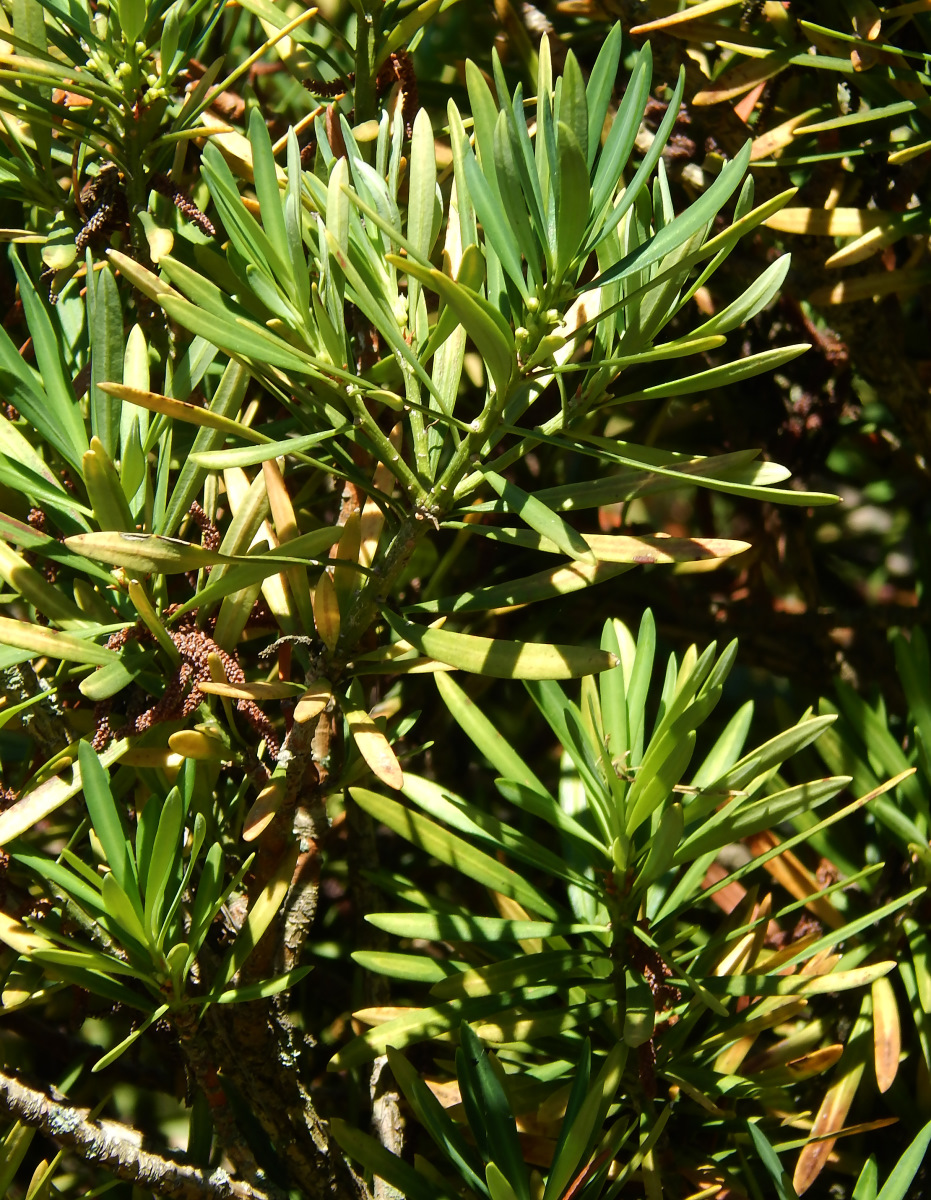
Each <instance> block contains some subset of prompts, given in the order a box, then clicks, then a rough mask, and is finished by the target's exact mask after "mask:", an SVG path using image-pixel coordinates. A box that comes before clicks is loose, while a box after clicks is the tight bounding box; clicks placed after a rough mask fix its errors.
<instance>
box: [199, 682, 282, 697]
mask: <svg viewBox="0 0 931 1200" xmlns="http://www.w3.org/2000/svg"><path fill="white" fill-rule="evenodd" d="M197 686H198V688H199V689H200V691H202V692H206V693H207V694H208V695H210V696H226V697H227V698H228V699H230V700H285V699H288V698H289V697H294V696H297V695H300V691H301V685H300V684H299V683H285V682H283V681H282V682H272V683H199V684H198V685H197Z"/></svg>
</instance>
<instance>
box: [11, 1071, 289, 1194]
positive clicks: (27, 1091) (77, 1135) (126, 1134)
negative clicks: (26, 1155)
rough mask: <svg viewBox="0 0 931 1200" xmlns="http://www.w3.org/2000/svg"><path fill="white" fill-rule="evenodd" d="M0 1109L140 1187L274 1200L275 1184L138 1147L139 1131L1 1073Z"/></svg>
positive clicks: (161, 1192) (151, 1189)
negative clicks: (246, 1179) (261, 1185)
mask: <svg viewBox="0 0 931 1200" xmlns="http://www.w3.org/2000/svg"><path fill="white" fill-rule="evenodd" d="M0 1110H2V1111H3V1112H4V1113H5V1114H6V1115H7V1116H10V1117H15V1118H17V1119H18V1120H20V1121H22V1122H23V1123H24V1124H26V1125H29V1126H30V1127H31V1128H33V1129H40V1130H41V1131H42V1132H43V1133H44V1134H45V1135H46V1137H49V1138H51V1139H52V1141H54V1142H55V1143H56V1144H57V1145H59V1146H66V1147H69V1148H71V1149H74V1150H76V1151H77V1152H78V1153H79V1154H80V1155H81V1157H82V1158H84V1160H85V1161H86V1162H90V1163H95V1164H97V1165H98V1166H101V1167H103V1168H105V1169H106V1170H107V1171H110V1172H111V1173H112V1174H113V1175H116V1176H117V1177H118V1178H119V1179H126V1180H128V1181H129V1182H130V1183H133V1184H136V1185H137V1186H138V1187H140V1188H142V1189H143V1190H144V1191H152V1192H156V1193H157V1194H158V1195H160V1196H173V1197H177V1198H178V1200H202V1198H203V1200H233V1198H235V1200H274V1198H277V1197H279V1196H281V1195H282V1193H281V1192H280V1191H279V1190H278V1189H277V1188H271V1187H270V1188H269V1189H268V1190H267V1191H262V1190H261V1189H259V1188H256V1187H253V1186H252V1185H251V1184H248V1183H244V1182H242V1181H241V1180H235V1179H232V1178H230V1176H229V1175H228V1174H227V1172H226V1171H224V1170H222V1169H220V1168H217V1169H216V1170H210V1169H209V1168H205V1167H197V1166H194V1165H193V1164H191V1163H185V1162H181V1161H179V1160H178V1159H177V1158H169V1157H167V1156H165V1155H161V1154H153V1153H152V1152H151V1151H149V1150H143V1149H141V1148H140V1147H139V1146H138V1145H137V1144H136V1142H137V1141H138V1139H139V1135H138V1134H137V1133H136V1131H135V1130H133V1129H131V1128H129V1127H128V1126H126V1125H118V1124H117V1123H115V1122H111V1121H108V1122H106V1123H101V1122H99V1121H94V1120H91V1119H90V1118H89V1113H90V1109H87V1108H74V1107H72V1106H71V1105H70V1104H64V1103H62V1102H61V1101H59V1100H55V1099H53V1098H52V1097H51V1096H47V1095H46V1094H45V1093H44V1092H39V1091H36V1090H35V1089H34V1088H30V1087H27V1086H26V1085H25V1084H22V1083H20V1082H19V1081H18V1080H16V1079H13V1078H12V1077H11V1076H9V1075H5V1074H2V1073H0Z"/></svg>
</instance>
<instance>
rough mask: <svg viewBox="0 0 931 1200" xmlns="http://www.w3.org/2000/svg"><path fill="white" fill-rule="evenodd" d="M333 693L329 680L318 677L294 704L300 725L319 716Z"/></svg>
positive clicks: (296, 717)
mask: <svg viewBox="0 0 931 1200" xmlns="http://www.w3.org/2000/svg"><path fill="white" fill-rule="evenodd" d="M332 695H333V691H332V688H331V686H330V682H329V680H327V679H318V680H317V681H316V682H315V683H314V684H313V685H312V686H311V687H309V688H308V689H307V691H306V692H305V693H304V694H303V696H301V698H300V700H298V702H297V704H296V705H295V706H294V720H295V721H296V722H297V723H298V725H303V724H304V722H305V721H312V720H313V719H314V718H315V717H319V716H320V714H321V713H322V712H323V710H324V709H325V708H326V706H327V705H328V704H329V702H330V699H331V697H332Z"/></svg>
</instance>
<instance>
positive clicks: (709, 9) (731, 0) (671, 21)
mask: <svg viewBox="0 0 931 1200" xmlns="http://www.w3.org/2000/svg"><path fill="white" fill-rule="evenodd" d="M740 3H741V0H704V2H703V3H702V4H693V5H692V7H691V8H686V9H685V10H684V11H682V12H677V13H672V14H671V15H670V16H668V17H658V18H657V19H656V20H655V21H647V22H646V23H645V24H643V25H634V26H633V27H632V28H631V30H630V32H631V33H632V34H635V35H638V36H639V35H640V34H642V33H653V31H654V30H656V29H669V28H670V27H671V26H673V25H682V24H684V23H685V22H686V21H694V20H696V19H698V18H700V17H709V16H710V15H711V14H712V13H716V12H720V11H721V9H722V8H736V6H737V5H738V4H740Z"/></svg>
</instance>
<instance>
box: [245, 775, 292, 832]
mask: <svg viewBox="0 0 931 1200" xmlns="http://www.w3.org/2000/svg"><path fill="white" fill-rule="evenodd" d="M286 790H287V780H286V779H285V777H284V775H283V774H282V775H273V776H272V777H271V779H270V780H269V781H268V783H267V784H266V785H265V787H263V788H262V790H261V791H260V792H259V794H258V796H256V798H255V803H254V804H253V805H252V807H251V808H250V809H249V811H248V813H247V814H246V820H245V823H244V824H243V828H242V836H243V841H246V842H253V841H255V839H256V838H257V837H258V836H259V834H260V833H263V832H264V831H265V830H266V829H267V828H268V826H269V825H270V824H271V822H272V820H273V819H274V816H275V813H276V812H278V810H279V808H281V805H282V804H283V803H284V798H285V792H286Z"/></svg>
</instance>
